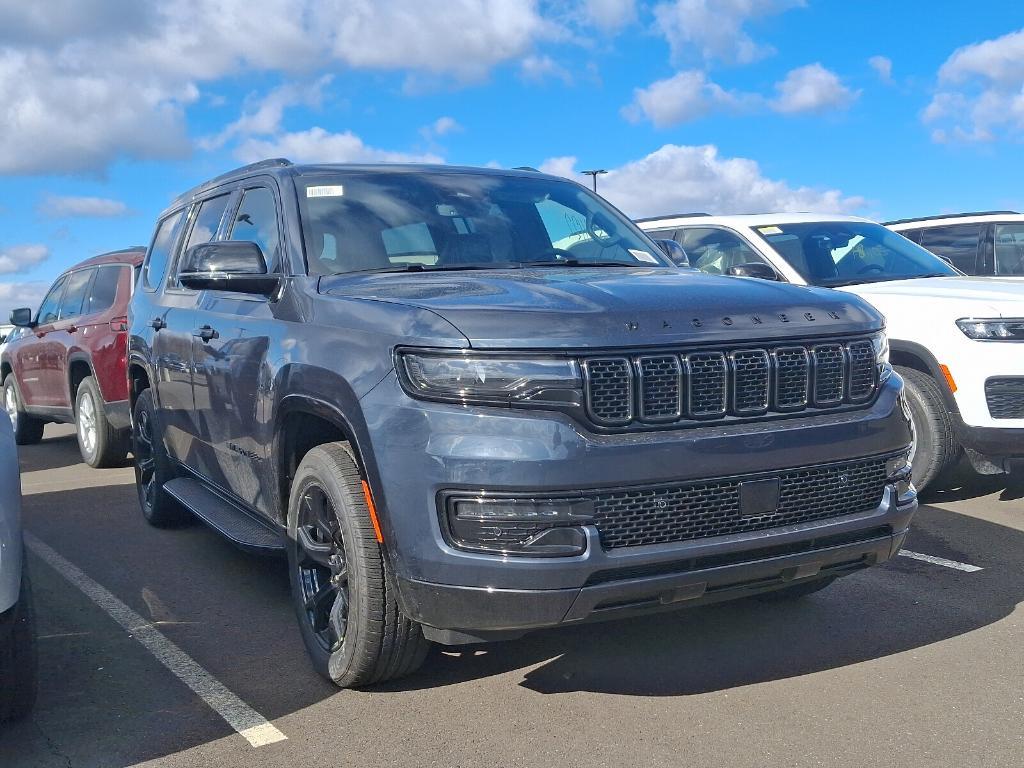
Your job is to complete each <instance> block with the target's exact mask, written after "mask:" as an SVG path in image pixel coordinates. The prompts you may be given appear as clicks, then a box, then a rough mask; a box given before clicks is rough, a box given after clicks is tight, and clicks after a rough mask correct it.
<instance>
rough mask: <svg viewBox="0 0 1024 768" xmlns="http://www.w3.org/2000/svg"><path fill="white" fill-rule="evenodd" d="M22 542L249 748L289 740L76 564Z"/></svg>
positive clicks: (36, 543)
mask: <svg viewBox="0 0 1024 768" xmlns="http://www.w3.org/2000/svg"><path fill="white" fill-rule="evenodd" d="M25 543H26V544H27V545H28V548H29V549H30V550H31V551H32V552H33V553H35V554H36V555H38V556H39V557H40V558H41V559H42V560H44V561H45V562H46V563H47V564H48V565H49V566H50V567H51V568H53V569H54V570H55V571H57V572H58V573H59V574H60V575H61V576H63V577H64V578H65V579H67V580H68V581H70V582H71V583H72V584H74V585H75V586H76V587H78V588H79V589H80V590H81V591H82V592H83V593H84V594H85V596H86V597H88V598H89V599H90V600H92V601H93V602H94V603H96V605H98V606H99V607H100V608H102V609H103V610H104V611H106V612H107V614H109V615H110V617H111V618H112V619H114V621H116V622H117V623H118V624H120V625H121V626H122V627H124V628H125V629H126V630H127V631H128V632H130V633H131V635H132V637H134V638H135V639H136V640H138V641H139V642H140V643H142V645H143V646H144V647H145V648H146V650H148V651H149V652H150V653H152V654H153V655H154V656H155V657H156V660H157V661H159V662H160V663H161V664H163V665H164V666H165V667H167V669H169V670H170V671H171V672H173V673H174V675H175V676H176V677H177V678H178V679H179V680H181V682H183V683H184V684H185V685H187V686H188V687H189V688H191V689H192V691H193V692H194V693H195V694H196V695H197V696H198V697H199V698H201V699H202V700H203V701H205V702H206V703H207V704H208V705H210V708H211V709H213V711H215V712H216V713H217V714H218V715H220V716H221V717H222V718H224V720H225V721H226V722H227V724H228V725H230V726H231V727H232V728H234V729H235V730H236V731H238V733H239V734H240V735H241V736H242V737H243V738H244V739H245V740H246V741H248V742H249V743H250V744H251V745H252V746H254V747H262V746H264V745H266V744H273V743H274V742H277V741H284V740H285V739H287V738H288V737H287V736H285V735H284V734H283V733H281V731H279V730H278V729H277V728H276V727H274V726H273V725H272V724H271V723H269V722H267V720H266V718H264V717H263V715H261V714H260V713H259V712H257V711H256V710H254V709H253V708H252V707H250V706H249V705H248V704H246V703H245V702H244V701H242V700H241V699H240V698H238V697H237V696H236V695H235V694H233V693H232V692H231V691H229V690H228V689H227V688H226V687H225V686H224V684H223V683H221V682H220V681H219V680H217V678H215V677H214V676H213V675H211V674H210V673H209V672H207V671H206V670H205V669H204V668H203V667H201V666H200V665H199V664H197V663H196V662H195V661H193V660H192V658H191V657H189V656H188V654H186V653H185V652H184V651H183V650H181V649H180V648H179V647H178V646H176V645H175V644H174V643H172V642H171V641H170V640H168V639H167V638H166V637H165V636H164V635H163V634H161V632H160V630H158V629H157V628H156V627H154V626H153V625H152V623H150V622H148V621H146V620H145V619H144V618H143V617H142V616H140V615H139V614H137V613H136V612H135V611H133V610H132V609H131V608H129V607H128V606H127V605H125V604H124V603H122V602H121V601H120V600H118V599H117V598H116V597H114V595H113V594H111V593H110V592H109V591H108V590H107V589H106V588H104V587H102V586H101V585H99V584H97V583H96V582H95V581H93V580H92V579H90V578H89V577H88V576H86V575H85V573H83V572H82V571H81V570H80V569H79V568H78V567H77V566H76V565H74V564H73V563H70V562H68V561H67V560H65V559H64V558H63V557H62V556H61V555H59V554H58V553H57V552H55V551H54V550H53V549H51V548H50V547H49V546H47V545H46V544H44V543H43V542H42V541H40V540H39V539H37V538H36V537H35V536H33V535H32V534H30V533H28V532H26V533H25Z"/></svg>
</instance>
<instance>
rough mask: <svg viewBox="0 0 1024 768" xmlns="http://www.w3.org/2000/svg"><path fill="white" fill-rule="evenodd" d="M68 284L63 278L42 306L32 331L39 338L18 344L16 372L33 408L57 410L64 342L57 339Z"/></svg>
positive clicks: (22, 393) (56, 283) (52, 288)
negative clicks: (56, 385)
mask: <svg viewBox="0 0 1024 768" xmlns="http://www.w3.org/2000/svg"><path fill="white" fill-rule="evenodd" d="M66 284H67V275H61V277H60V278H58V280H57V282H55V283H54V284H53V287H51V288H50V292H49V293H47V294H46V298H44V299H43V303H42V304H40V305H39V311H38V312H37V313H36V325H35V327H34V328H33V329H32V330H31V331H30V333H33V334H35V338H34V339H33V338H31V337H30V338H27V339H25V341H24V342H22V343H21V344H19V345H18V352H17V356H16V358H15V361H14V369H15V373H16V374H17V376H18V387H19V389H20V391H21V397H22V399H23V400H24V402H25V405H26V406H28V407H29V408H39V407H53V406H54V405H55V404H56V398H55V396H54V392H53V385H54V382H55V380H56V375H55V373H54V369H55V368H56V366H57V365H58V353H57V350H58V349H59V348H60V343H59V342H57V341H56V339H55V326H56V323H57V320H58V319H60V300H61V297H62V296H63V295H64V286H65V285H66Z"/></svg>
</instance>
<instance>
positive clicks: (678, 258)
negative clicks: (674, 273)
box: [654, 240, 690, 267]
mask: <svg viewBox="0 0 1024 768" xmlns="http://www.w3.org/2000/svg"><path fill="white" fill-rule="evenodd" d="M654 244H655V245H656V246H658V247H659V248H661V250H662V252H663V253H664V254H665V255H666V256H668V257H669V259H671V260H672V263H673V264H675V265H676V266H677V267H689V266H690V257H689V255H688V254H687V253H686V249H685V248H683V246H681V245H680V244H679V243H677V242H676V241H675V240H655V241H654Z"/></svg>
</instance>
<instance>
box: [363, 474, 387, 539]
mask: <svg viewBox="0 0 1024 768" xmlns="http://www.w3.org/2000/svg"><path fill="white" fill-rule="evenodd" d="M363 497H364V498H365V499H366V508H367V509H368V510H370V522H371V523H373V534H374V536H376V537H377V543H378V544H383V543H384V535H383V534H382V533H381V532H380V520H378V519H377V508H376V507H375V506H374V505H373V496H372V495H371V494H370V486H369V485H367V483H366V481H365V480H363Z"/></svg>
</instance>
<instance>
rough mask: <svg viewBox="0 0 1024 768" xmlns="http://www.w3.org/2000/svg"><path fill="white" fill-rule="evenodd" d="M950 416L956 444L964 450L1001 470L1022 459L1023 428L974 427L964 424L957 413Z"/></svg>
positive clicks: (1023, 449)
mask: <svg viewBox="0 0 1024 768" xmlns="http://www.w3.org/2000/svg"><path fill="white" fill-rule="evenodd" d="M950 416H951V417H952V419H953V431H954V433H955V434H956V439H957V442H958V443H960V445H962V446H963V447H964V448H967V449H969V450H971V451H974V452H976V453H980V454H981V455H982V456H984V457H985V458H987V459H988V460H989V461H991V462H992V463H993V464H995V465H996V466H998V467H1001V468H1003V469H1007V468H1008V466H1009V465H1010V464H1014V463H1017V462H1019V461H1020V460H1022V459H1024V427H1017V428H1007V427H975V426H971V425H970V424H966V423H964V420H963V418H961V416H960V414H958V413H953V414H950Z"/></svg>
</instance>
